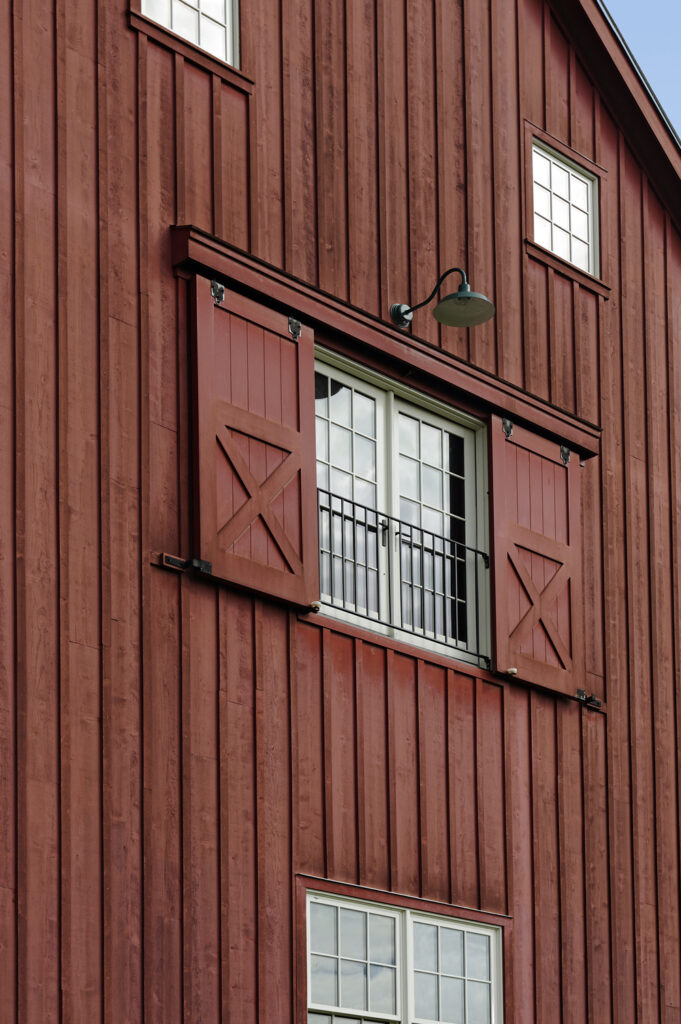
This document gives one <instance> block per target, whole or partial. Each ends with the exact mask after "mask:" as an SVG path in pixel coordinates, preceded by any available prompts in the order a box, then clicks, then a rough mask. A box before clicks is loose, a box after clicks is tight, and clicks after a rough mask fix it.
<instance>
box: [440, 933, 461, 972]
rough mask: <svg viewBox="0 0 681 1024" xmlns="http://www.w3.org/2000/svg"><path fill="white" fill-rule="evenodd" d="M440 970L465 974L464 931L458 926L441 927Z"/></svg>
mask: <svg viewBox="0 0 681 1024" xmlns="http://www.w3.org/2000/svg"><path fill="white" fill-rule="evenodd" d="M440 970H441V971H442V972H443V973H444V974H459V975H463V932H462V931H459V929H458V928H441V929H440Z"/></svg>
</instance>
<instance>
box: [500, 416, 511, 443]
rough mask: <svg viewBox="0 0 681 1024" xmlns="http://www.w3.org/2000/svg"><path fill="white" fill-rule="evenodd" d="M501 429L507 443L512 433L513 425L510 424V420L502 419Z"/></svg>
mask: <svg viewBox="0 0 681 1024" xmlns="http://www.w3.org/2000/svg"><path fill="white" fill-rule="evenodd" d="M501 429H502V430H503V432H504V434H505V435H506V440H507V441H508V439H509V438H510V436H511V434H512V433H513V424H512V423H511V421H510V420H506V419H503V420H502V421H501Z"/></svg>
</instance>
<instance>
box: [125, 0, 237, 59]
mask: <svg viewBox="0 0 681 1024" xmlns="http://www.w3.org/2000/svg"><path fill="white" fill-rule="evenodd" d="M222 2H223V11H224V19H222V18H216V17H215V16H214V15H213V14H212V13H211V14H208V10H209V9H210V8H209V7H208V6H207V4H208V0H141V5H142V8H141V9H142V14H143V15H144V16H145V17H146V18H149V19H150V20H151V21H155V22H156V23H157V24H158V25H163V27H164V28H167V29H169V30H170V31H171V32H174V33H175V35H177V36H180V38H181V39H184V40H186V41H187V42H188V43H192V44H193V45H194V46H197V47H198V48H199V49H200V50H203V51H204V53H207V54H209V55H210V56H211V57H215V59H216V60H221V61H222V62H223V63H224V64H229V65H230V67H233V68H238V66H239V0H222ZM185 9H186V12H187V13H188V14H190V15H191V13H193V14H195V15H196V22H197V35H196V38H192V36H191V35H190V34H188V33H186V32H183V31H182V26H181V25H180V24H179V15H180V14H181V12H182V11H185ZM208 23H210V24H213V25H216V26H218V27H219V28H220V29H224V32H225V50H224V52H217V51H216V50H215V49H211V48H210V47H208V46H206V45H204V44H203V42H202V39H201V36H202V30H203V27H204V25H207V24H208Z"/></svg>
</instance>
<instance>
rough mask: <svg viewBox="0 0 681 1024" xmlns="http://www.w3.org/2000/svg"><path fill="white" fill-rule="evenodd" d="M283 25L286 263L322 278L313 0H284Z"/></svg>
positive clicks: (293, 271)
mask: <svg viewBox="0 0 681 1024" xmlns="http://www.w3.org/2000/svg"><path fill="white" fill-rule="evenodd" d="M281 31H282V89H283V108H284V116H283V131H284V168H285V179H284V180H285V185H284V216H285V225H284V230H285V239H286V247H285V259H286V264H285V266H286V269H287V270H288V271H289V273H291V274H295V276H296V277H301V278H302V279H303V280H304V281H309V282H310V284H317V221H316V220H315V218H314V216H312V211H313V210H315V209H316V205H317V192H316V168H317V155H316V146H315V137H316V136H315V131H316V126H315V102H314V101H315V92H316V88H315V85H316V83H315V59H314V54H315V33H314V7H313V4H312V0H306V2H304V3H299V2H292V0H284V2H283V8H282V23H281ZM324 59H325V57H324V55H322V60H324ZM340 170H342V166H341V168H340ZM333 199H334V196H333V194H332V195H331V196H327V197H326V201H327V203H330V202H333Z"/></svg>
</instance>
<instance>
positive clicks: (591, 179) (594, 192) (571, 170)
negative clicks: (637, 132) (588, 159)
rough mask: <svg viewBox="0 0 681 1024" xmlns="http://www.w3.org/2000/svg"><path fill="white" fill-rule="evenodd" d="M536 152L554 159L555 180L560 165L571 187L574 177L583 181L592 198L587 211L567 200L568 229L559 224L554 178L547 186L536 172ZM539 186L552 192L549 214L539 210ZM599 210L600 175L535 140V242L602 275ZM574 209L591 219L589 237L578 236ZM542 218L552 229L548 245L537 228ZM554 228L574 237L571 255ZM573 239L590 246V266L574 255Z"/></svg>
mask: <svg viewBox="0 0 681 1024" xmlns="http://www.w3.org/2000/svg"><path fill="white" fill-rule="evenodd" d="M535 154H536V155H538V156H540V157H543V158H544V159H546V160H548V161H549V162H550V164H551V179H552V177H553V168H554V167H556V168H558V169H559V170H561V171H564V172H565V173H566V174H567V175H568V180H569V182H570V188H571V187H572V181H573V180H577V181H578V182H580V183H581V184H583V185H584V186H585V187H586V190H587V199H588V210H586V211H584V210H583V208H580V207H578V206H577V205H576V204H574V203H572V202H571V201H570V200H567V205H568V207H569V218H570V227H569V228H568V229H565V228H564V227H563V226H562V225H559V224H557V223H556V221H555V219H554V214H553V204H554V190H553V184H552V180H551V182H550V184H549V187H548V188H547V187H546V185H545V184H544V183H543V182H540V181H538V180H537V177H536V171H535ZM538 188H541V189H543V190H544V191H546V192H548V194H549V196H550V199H549V204H550V213H549V216H546V215H545V212H539V211H538V210H537V189H538ZM555 199H557V200H559V201H563V202H566V200H562V199H561V197H560V196H556V197H555ZM598 209H599V203H598V178H597V177H596V176H595V175H594V174H591V173H590V172H589V171H587V170H585V168H584V167H581V166H580V165H579V164H578V163H575V162H574V161H573V160H570V159H569V158H568V157H565V156H563V154H562V153H558V152H557V151H556V150H555V149H552V148H551V147H550V146H547V145H546V143H544V142H541V141H540V140H539V139H536V138H533V139H532V212H533V216H532V229H533V237H534V241H535V243H536V244H537V245H541V246H542V248H544V249H548V251H549V252H552V253H553V254H554V256H557V257H558V258H559V259H563V260H565V261H566V262H567V263H570V264H571V265H572V266H574V267H577V269H578V270H581V271H583V272H585V273H588V274H591V276H592V277H598V276H599V273H600V267H599V225H598ZM573 210H574V211H575V212H576V213H579V212H583V213H585V214H586V217H587V221H588V226H587V238H586V239H583V238H581V237H580V236H579V235H577V234H576V233H575V232H574V231H573V230H572V217H573V215H574V214H573ZM538 220H539V221H541V222H543V223H544V224H546V225H548V226H549V230H550V233H551V243H550V244H546V241H542V240H540V237H539V234H538V231H537V221H538ZM554 229H555V230H562V231H565V233H566V234H567V235H568V236H569V239H570V255H569V256H567V255H566V254H565V253H564V252H561V251H560V249H559V247H558V246H557V245H556V244H555V241H554V239H555V233H554ZM573 241H577V242H580V243H584V244H585V245H586V246H587V248H588V260H587V266H586V267H584V266H583V265H581V264H580V263H578V262H577V261H576V260H575V259H573V258H572V246H573Z"/></svg>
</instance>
